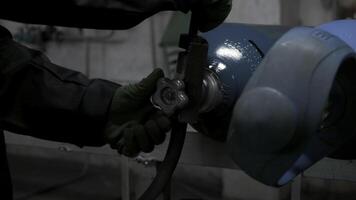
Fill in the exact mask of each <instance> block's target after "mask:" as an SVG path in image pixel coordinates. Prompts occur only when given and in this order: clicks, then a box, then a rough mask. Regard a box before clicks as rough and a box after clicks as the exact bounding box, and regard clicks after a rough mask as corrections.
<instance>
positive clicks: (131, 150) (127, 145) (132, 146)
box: [119, 128, 140, 157]
mask: <svg viewBox="0 0 356 200" xmlns="http://www.w3.org/2000/svg"><path fill="white" fill-rule="evenodd" d="M123 139H124V147H123V149H122V154H124V155H125V156H128V157H135V156H137V155H138V154H139V153H140V147H139V145H138V143H137V141H136V138H135V134H134V129H133V128H126V129H125V130H124V137H123ZM119 153H120V152H119Z"/></svg>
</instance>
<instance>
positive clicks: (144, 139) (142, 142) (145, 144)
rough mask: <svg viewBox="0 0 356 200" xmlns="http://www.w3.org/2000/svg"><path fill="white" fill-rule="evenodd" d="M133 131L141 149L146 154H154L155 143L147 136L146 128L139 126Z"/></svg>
mask: <svg viewBox="0 0 356 200" xmlns="http://www.w3.org/2000/svg"><path fill="white" fill-rule="evenodd" d="M132 131H133V134H134V135H135V138H136V141H137V144H138V146H139V148H140V149H141V150H142V151H143V152H145V153H149V152H152V151H153V148H154V145H153V141H152V140H151V138H150V137H149V136H148V135H147V133H146V130H145V128H144V127H143V126H142V125H137V126H135V127H133V128H132Z"/></svg>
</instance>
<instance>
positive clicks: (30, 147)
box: [0, 0, 356, 200]
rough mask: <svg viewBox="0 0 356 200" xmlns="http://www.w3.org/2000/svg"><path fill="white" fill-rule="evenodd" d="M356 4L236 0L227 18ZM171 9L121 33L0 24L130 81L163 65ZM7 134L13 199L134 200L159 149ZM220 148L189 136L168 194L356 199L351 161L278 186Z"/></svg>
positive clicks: (36, 44)
mask: <svg viewBox="0 0 356 200" xmlns="http://www.w3.org/2000/svg"><path fill="white" fill-rule="evenodd" d="M354 4H355V1H353V0H343V1H334V0H234V1H233V5H234V7H233V12H232V13H231V15H230V16H229V18H228V22H234V23H251V24H274V25H280V24H282V25H288V26H297V25H308V26H313V25H318V24H321V23H323V22H327V21H330V20H333V19H341V18H355V17H356V13H353V12H352V11H351V9H350V7H351V6H352V5H354ZM172 15H175V13H172V12H165V13H160V14H157V15H155V16H154V17H152V18H150V19H148V20H146V21H144V22H143V23H142V24H140V25H139V26H137V27H135V28H132V29H130V30H125V31H109V30H108V31H98V30H88V29H74V28H64V27H49V26H38V25H28V24H27V25H25V24H19V23H14V22H10V21H1V22H0V23H1V24H2V25H4V26H5V27H7V28H8V29H9V30H11V32H12V33H13V35H14V38H15V39H16V40H17V41H19V42H23V43H25V44H26V45H29V46H31V47H33V48H37V49H40V50H42V51H44V52H45V53H46V54H47V55H48V57H49V58H50V59H51V60H52V61H53V62H54V63H56V64H59V65H62V66H66V67H68V68H70V69H73V70H77V71H80V72H82V73H84V74H86V75H87V76H89V77H90V78H103V79H108V80H111V81H115V82H118V83H120V84H128V83H133V82H136V81H139V80H140V79H141V78H143V77H145V76H146V75H147V74H149V73H150V72H151V71H152V69H153V68H157V67H160V68H164V69H165V70H166V72H169V69H167V67H166V66H167V56H166V54H165V51H164V48H163V47H164V44H163V45H162V38H163V37H164V34H166V33H167V30H166V29H167V27H168V26H169V23H170V19H171V17H172ZM44 17H45V16H44ZM116 20H118V21H119V20H125V19H116ZM162 46H163V47H162ZM6 141H7V149H8V154H9V162H10V167H11V172H12V177H13V184H14V192H15V199H16V200H19V199H23V200H24V199H28V200H41V199H56V200H57V199H58V200H62V199H63V200H64V199H65V200H71V199H73V200H74V199H86V200H90V199H96V200H97V199H101V200H105V199H108V200H109V199H113V200H114V199H116V200H117V199H123V200H126V199H136V198H137V197H138V196H139V195H140V193H141V192H142V191H143V190H144V189H145V188H146V187H147V186H148V184H149V183H150V181H151V180H152V177H154V175H155V169H156V167H157V165H159V160H160V158H161V157H162V156H161V155H162V154H163V153H164V152H165V150H164V149H165V148H164V146H165V145H163V146H162V147H160V148H159V149H158V150H156V151H155V153H153V154H146V155H142V156H140V157H139V158H138V159H128V158H125V157H122V156H120V155H118V154H116V153H115V152H113V151H111V150H110V149H109V148H108V147H103V148H83V149H80V148H78V147H75V146H71V145H68V144H61V143H54V142H48V141H43V140H38V139H34V138H30V137H24V136H18V135H15V134H12V133H6ZM222 155H224V148H223V144H220V143H218V142H215V141H212V140H210V139H208V138H206V137H204V136H201V135H199V134H194V133H192V134H190V135H189V137H188V141H187V145H186V147H185V150H184V152H183V156H182V158H181V163H180V165H179V166H178V169H177V171H176V172H175V175H174V178H173V180H172V184H171V187H170V188H171V191H170V192H171V193H172V194H173V195H172V196H174V199H241V200H278V199H293V200H297V199H320V200H321V199H322V200H328V199H338V200H343V199H345V200H346V199H356V182H355V181H356V164H355V163H354V162H353V161H336V160H331V159H325V160H322V161H321V162H320V163H318V164H317V165H316V166H314V167H313V168H312V169H310V170H308V171H307V172H305V173H304V174H303V176H302V177H300V178H298V179H296V180H295V182H293V183H292V184H290V185H287V186H285V187H283V188H279V189H276V188H271V187H267V186H264V185H262V184H259V183H257V182H256V181H254V180H252V179H251V178H249V177H248V176H247V175H245V174H244V173H243V172H242V171H240V170H238V169H237V167H236V166H234V165H233V164H232V162H231V161H230V160H229V159H228V158H227V156H226V157H224V156H222Z"/></svg>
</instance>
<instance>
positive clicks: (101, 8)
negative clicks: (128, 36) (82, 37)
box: [0, 0, 197, 29]
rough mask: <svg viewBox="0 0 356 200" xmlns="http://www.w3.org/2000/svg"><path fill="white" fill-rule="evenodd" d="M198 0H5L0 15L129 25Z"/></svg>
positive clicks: (95, 25) (80, 23) (74, 24)
mask: <svg viewBox="0 0 356 200" xmlns="http://www.w3.org/2000/svg"><path fill="white" fill-rule="evenodd" d="M194 1H197V0H2V2H1V6H0V18H3V19H8V20H14V21H19V22H24V23H34V24H47V25H59V26H70V27H81V28H96V29H128V28H131V27H133V26H135V25H137V24H138V23H140V22H141V21H143V20H144V19H146V18H147V17H150V16H152V15H154V14H155V13H157V12H159V11H165V10H181V11H188V9H189V7H190V6H191V4H192V2H194Z"/></svg>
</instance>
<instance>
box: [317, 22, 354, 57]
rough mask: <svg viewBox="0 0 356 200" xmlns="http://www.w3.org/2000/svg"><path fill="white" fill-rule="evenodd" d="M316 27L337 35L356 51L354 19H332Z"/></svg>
mask: <svg viewBox="0 0 356 200" xmlns="http://www.w3.org/2000/svg"><path fill="white" fill-rule="evenodd" d="M317 28H318V29H322V30H324V31H327V32H329V33H331V34H333V35H335V36H337V37H339V38H340V39H341V40H343V41H344V42H346V43H347V44H348V45H349V46H350V47H351V48H353V49H354V50H355V51H356V20H352V19H349V20H338V21H333V22H329V23H326V24H323V25H321V26H319V27H317Z"/></svg>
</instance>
